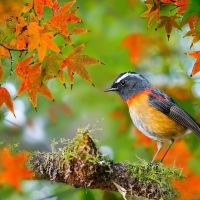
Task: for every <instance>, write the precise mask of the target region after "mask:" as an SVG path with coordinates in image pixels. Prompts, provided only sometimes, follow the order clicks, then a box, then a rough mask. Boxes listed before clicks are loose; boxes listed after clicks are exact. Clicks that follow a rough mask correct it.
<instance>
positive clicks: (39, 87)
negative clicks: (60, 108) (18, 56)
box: [16, 55, 54, 111]
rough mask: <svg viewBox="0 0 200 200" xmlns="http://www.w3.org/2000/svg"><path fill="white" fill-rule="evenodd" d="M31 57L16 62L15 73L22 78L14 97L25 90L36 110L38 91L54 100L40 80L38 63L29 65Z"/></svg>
mask: <svg viewBox="0 0 200 200" xmlns="http://www.w3.org/2000/svg"><path fill="white" fill-rule="evenodd" d="M32 58H33V56H32V55H31V56H29V57H27V58H25V59H24V60H22V61H21V62H19V63H16V72H17V75H18V76H19V77H20V78H21V79H22V83H21V85H20V87H19V89H18V92H17V95H16V98H17V97H18V96H20V95H21V94H22V93H24V92H25V91H27V93H28V96H29V99H30V101H31V103H32V104H33V106H34V108H35V110H36V111H37V108H36V105H37V93H38V92H39V93H41V94H42V95H43V96H45V97H47V98H49V99H50V100H52V101H54V98H53V95H52V94H51V92H50V90H49V88H48V87H47V86H46V85H45V84H44V83H43V82H42V76H41V68H40V64H36V65H34V66H30V65H29V62H30V60H31V59H32Z"/></svg>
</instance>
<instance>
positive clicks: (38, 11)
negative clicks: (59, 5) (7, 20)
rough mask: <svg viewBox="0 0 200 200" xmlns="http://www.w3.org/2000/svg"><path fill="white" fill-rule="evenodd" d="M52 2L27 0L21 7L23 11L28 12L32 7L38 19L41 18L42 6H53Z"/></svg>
mask: <svg viewBox="0 0 200 200" xmlns="http://www.w3.org/2000/svg"><path fill="white" fill-rule="evenodd" d="M53 5H54V4H53V3H52V1H51V0H34V1H33V0H28V2H26V5H25V6H24V8H23V13H26V12H28V11H29V10H30V9H32V8H34V10H35V12H36V14H37V16H38V19H39V20H40V19H41V18H42V14H43V10H44V6H48V7H49V8H52V7H53Z"/></svg>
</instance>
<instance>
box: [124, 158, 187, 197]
mask: <svg viewBox="0 0 200 200" xmlns="http://www.w3.org/2000/svg"><path fill="white" fill-rule="evenodd" d="M125 165H126V166H127V168H128V170H129V172H130V174H131V175H132V176H133V178H137V179H138V181H140V182H142V183H144V184H146V185H147V186H148V185H150V184H151V185H152V182H153V183H157V184H158V185H159V187H160V192H161V193H162V199H164V200H167V199H169V200H170V199H174V198H176V197H178V196H179V194H178V193H177V191H176V190H175V189H174V188H173V186H172V183H171V182H172V180H180V179H183V178H184V176H183V174H182V170H181V169H178V168H176V167H175V166H172V167H171V168H169V167H167V166H165V165H163V164H162V163H161V164H160V165H159V166H152V167H148V163H147V162H146V161H144V160H140V161H139V162H138V163H129V162H126V163H125Z"/></svg>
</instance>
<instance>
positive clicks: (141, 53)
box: [122, 33, 152, 64]
mask: <svg viewBox="0 0 200 200" xmlns="http://www.w3.org/2000/svg"><path fill="white" fill-rule="evenodd" d="M151 41H152V40H151V39H150V38H149V37H148V36H145V35H143V34H141V33H133V34H131V35H129V36H127V37H126V38H125V39H124V41H123V42H122V46H123V47H127V48H129V51H130V53H129V54H130V59H131V62H132V63H133V64H137V63H138V62H139V61H140V60H141V59H142V58H143V57H145V56H146V55H145V52H146V51H145V49H146V47H147V46H148V45H150V44H152V43H151Z"/></svg>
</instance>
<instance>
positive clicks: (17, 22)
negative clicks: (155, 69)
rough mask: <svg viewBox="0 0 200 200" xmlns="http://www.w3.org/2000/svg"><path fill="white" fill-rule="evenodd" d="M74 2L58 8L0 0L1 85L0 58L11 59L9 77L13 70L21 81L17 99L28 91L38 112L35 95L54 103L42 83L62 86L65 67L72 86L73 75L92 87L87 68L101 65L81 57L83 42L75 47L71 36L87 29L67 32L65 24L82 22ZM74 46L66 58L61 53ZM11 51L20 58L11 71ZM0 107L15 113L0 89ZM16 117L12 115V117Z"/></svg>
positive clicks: (30, 0) (53, 1)
mask: <svg viewBox="0 0 200 200" xmlns="http://www.w3.org/2000/svg"><path fill="white" fill-rule="evenodd" d="M75 2H76V0H73V1H71V2H67V3H65V4H63V5H61V6H59V5H58V2H57V0H26V1H23V0H17V1H12V0H9V1H6V2H5V1H0V15H1V18H0V33H1V34H0V84H1V85H3V84H4V82H3V83H2V79H3V72H4V70H3V69H4V66H3V64H2V62H1V60H2V57H5V58H7V59H10V63H11V64H10V65H11V69H10V70H11V74H12V73H13V72H15V71H16V74H17V76H18V77H19V78H20V79H21V85H20V86H19V88H18V92H17V95H16V98H17V97H18V96H20V95H21V94H22V93H24V92H27V94H28V97H29V99H30V101H31V103H32V104H33V106H34V107H35V109H36V110H37V108H36V106H37V94H38V93H41V94H42V95H43V96H45V97H46V98H49V99H50V100H52V101H54V97H53V95H52V93H51V91H50V89H49V88H48V87H47V85H46V83H45V81H48V80H50V79H53V78H55V77H56V78H58V79H59V81H60V82H61V83H62V84H63V85H64V87H66V85H65V76H64V72H63V70H64V68H66V67H67V74H68V77H69V80H70V83H71V87H72V85H73V83H74V77H73V75H74V73H77V74H78V75H80V76H81V77H82V78H83V79H85V80H86V81H87V82H89V83H90V84H92V85H93V82H92V79H91V77H90V75H89V73H88V71H87V70H86V68H85V66H86V65H91V64H101V62H100V61H99V60H96V59H94V58H92V57H90V56H88V55H84V54H82V51H83V49H84V48H85V45H86V44H85V43H84V44H81V45H79V46H75V45H74V43H73V41H72V39H71V36H72V35H76V34H82V33H87V32H89V30H86V29H84V28H80V27H76V26H74V27H73V28H71V29H70V30H69V29H68V27H67V25H68V24H71V23H73V24H77V23H81V22H82V21H81V19H80V18H79V17H77V16H76V12H77V10H78V8H75V9H72V6H73V5H74V3H75ZM44 6H47V7H49V8H50V9H51V16H50V19H45V18H43V10H44ZM56 38H59V39H61V40H62V41H63V44H61V45H59V46H58V45H57V44H56V42H54V40H55V39H56ZM67 45H71V46H74V50H72V51H71V53H69V55H67V56H66V55H64V54H62V51H63V49H64V48H65V47H66V46H67ZM13 51H19V52H20V57H21V56H23V59H22V60H21V61H20V62H17V63H16V66H15V69H13V66H12V64H13V56H12V52H13ZM0 99H1V100H0V106H2V104H3V103H5V104H6V106H7V107H8V109H9V110H10V111H11V112H12V113H13V114H14V108H13V104H12V100H11V97H10V94H9V92H8V90H7V89H6V88H5V87H3V86H1V87H0ZM14 115H15V114H14Z"/></svg>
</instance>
